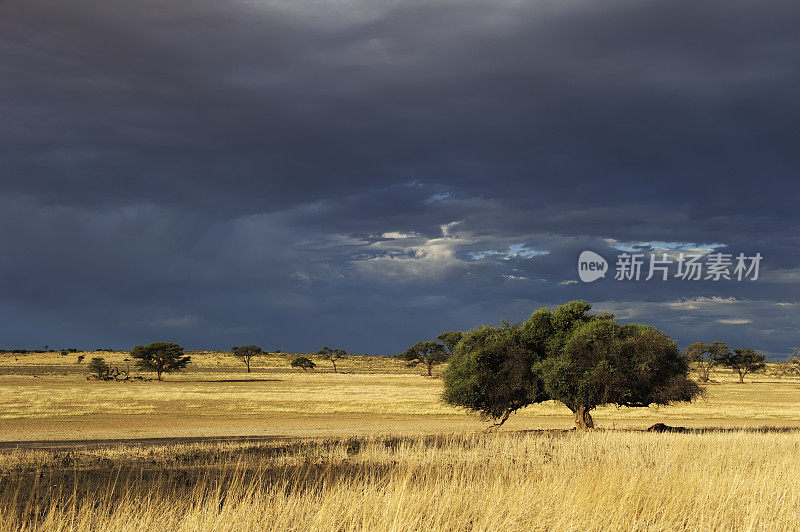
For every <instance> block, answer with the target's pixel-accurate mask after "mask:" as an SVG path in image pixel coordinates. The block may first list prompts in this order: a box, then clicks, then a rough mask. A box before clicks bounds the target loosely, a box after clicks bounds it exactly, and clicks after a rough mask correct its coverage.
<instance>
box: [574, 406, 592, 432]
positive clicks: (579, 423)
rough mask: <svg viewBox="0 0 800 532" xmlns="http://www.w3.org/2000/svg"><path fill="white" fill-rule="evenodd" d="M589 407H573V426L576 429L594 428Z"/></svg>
mask: <svg viewBox="0 0 800 532" xmlns="http://www.w3.org/2000/svg"><path fill="white" fill-rule="evenodd" d="M590 410H591V409H590V408H587V407H585V406H579V407H578V408H576V409H575V428H577V429H578V430H589V429H593V428H594V420H593V419H592V414H591V413H590Z"/></svg>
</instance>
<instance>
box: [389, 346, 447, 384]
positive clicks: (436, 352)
mask: <svg viewBox="0 0 800 532" xmlns="http://www.w3.org/2000/svg"><path fill="white" fill-rule="evenodd" d="M400 358H401V359H403V360H406V361H408V365H409V366H416V365H417V364H423V365H424V366H425V368H426V369H427V371H428V377H430V376H431V370H432V369H433V366H435V365H436V364H441V363H443V362H446V361H447V352H446V351H445V346H444V344H440V343H439V342H436V341H431V340H428V341H425V342H417V343H416V344H414V345H412V346H411V347H409V348H408V349H406V351H405V352H404V353H402V354H401V355H400Z"/></svg>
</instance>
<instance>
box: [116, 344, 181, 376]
mask: <svg viewBox="0 0 800 532" xmlns="http://www.w3.org/2000/svg"><path fill="white" fill-rule="evenodd" d="M131 358H132V359H134V360H135V361H136V366H137V367H138V368H141V369H144V370H147V371H155V372H156V374H157V375H158V380H161V375H162V374H163V373H172V372H174V371H181V370H184V369H186V366H188V365H189V362H191V360H192V357H190V356H188V355H184V354H183V348H182V347H181V346H179V345H178V344H174V343H169V342H153V343H151V344H147V345H137V346H135V347H134V348H133V349H131Z"/></svg>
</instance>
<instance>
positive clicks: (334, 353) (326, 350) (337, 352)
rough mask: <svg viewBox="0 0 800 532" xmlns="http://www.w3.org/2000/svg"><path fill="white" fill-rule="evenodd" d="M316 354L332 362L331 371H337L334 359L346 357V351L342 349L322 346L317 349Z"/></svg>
mask: <svg viewBox="0 0 800 532" xmlns="http://www.w3.org/2000/svg"><path fill="white" fill-rule="evenodd" d="M317 355H318V356H320V357H322V358H323V359H325V360H327V361H328V362H330V363H331V364H333V372H334V373H337V369H336V361H337V360H341V359H343V358H347V351H345V350H344V349H331V348H330V347H327V346H325V347H323V348H322V349H320V350H319V351H317Z"/></svg>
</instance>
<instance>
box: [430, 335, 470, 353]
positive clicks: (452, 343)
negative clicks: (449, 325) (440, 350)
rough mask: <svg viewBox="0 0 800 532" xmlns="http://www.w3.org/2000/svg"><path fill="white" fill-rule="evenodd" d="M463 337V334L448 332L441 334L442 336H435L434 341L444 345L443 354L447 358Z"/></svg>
mask: <svg viewBox="0 0 800 532" xmlns="http://www.w3.org/2000/svg"><path fill="white" fill-rule="evenodd" d="M463 337H464V333H463V332H461V331H448V332H443V333H442V334H440V335H439V336H437V337H436V339H437V340H439V342H441V343H442V345H444V347H445V353H446V354H447V356H448V357H449V356H450V355H452V354H453V352H454V351H455V350H456V346H457V345H458V342H460V341H461V339H462V338H463Z"/></svg>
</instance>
